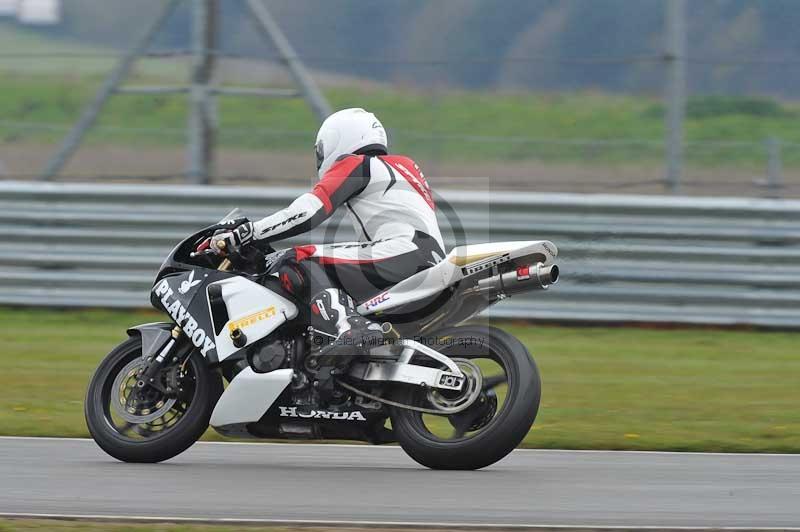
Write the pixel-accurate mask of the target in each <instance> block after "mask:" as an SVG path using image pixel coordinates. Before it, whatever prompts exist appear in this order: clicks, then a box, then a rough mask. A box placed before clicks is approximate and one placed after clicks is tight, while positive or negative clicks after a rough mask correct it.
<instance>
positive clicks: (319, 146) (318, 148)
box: [314, 141, 325, 171]
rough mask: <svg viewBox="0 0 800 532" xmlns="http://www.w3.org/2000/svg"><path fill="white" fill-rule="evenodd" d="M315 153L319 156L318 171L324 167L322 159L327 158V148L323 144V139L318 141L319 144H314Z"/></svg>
mask: <svg viewBox="0 0 800 532" xmlns="http://www.w3.org/2000/svg"><path fill="white" fill-rule="evenodd" d="M314 153H315V154H316V157H317V171H319V169H320V168H321V167H322V161H324V160H325V148H324V147H323V145H322V141H319V142H317V145H316V146H314Z"/></svg>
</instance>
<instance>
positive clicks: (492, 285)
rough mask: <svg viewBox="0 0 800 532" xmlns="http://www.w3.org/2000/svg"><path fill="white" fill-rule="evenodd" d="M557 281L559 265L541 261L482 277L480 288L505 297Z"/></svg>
mask: <svg viewBox="0 0 800 532" xmlns="http://www.w3.org/2000/svg"><path fill="white" fill-rule="evenodd" d="M557 282H558V266H556V265H555V264H551V265H550V266H545V265H544V264H542V263H541V262H539V263H537V264H535V265H534V264H531V265H527V266H519V267H518V268H517V269H516V270H512V271H510V272H506V273H500V274H497V275H493V276H491V277H487V278H486V279H481V280H480V281H478V289H479V290H480V291H481V292H488V293H489V294H492V295H494V296H495V297H504V296H510V295H513V294H519V293H520V292H527V291H529V290H537V289H542V290H546V289H547V288H548V287H549V286H550V285H553V284H556V283H557Z"/></svg>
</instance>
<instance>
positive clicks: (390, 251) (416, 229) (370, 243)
mask: <svg viewBox="0 0 800 532" xmlns="http://www.w3.org/2000/svg"><path fill="white" fill-rule="evenodd" d="M341 207H344V208H346V209H347V211H348V213H349V215H350V217H351V218H352V222H353V226H354V228H355V230H356V233H357V234H358V241H357V242H341V243H331V244H321V245H304V246H296V247H295V248H293V250H292V252H291V253H289V254H287V255H288V256H287V257H286V259H289V260H281V261H280V262H281V263H282V264H281V265H280V266H283V267H280V270H279V271H280V279H281V284H282V285H283V287H284V289H286V290H287V291H289V292H291V293H293V294H294V295H296V296H297V297H298V298H299V299H308V298H309V297H310V296H311V295H313V294H316V293H317V292H318V291H319V290H320V289H322V288H324V286H323V285H324V284H325V283H326V280H325V279H324V278H321V277H320V275H319V274H320V273H321V272H320V271H319V270H323V271H324V274H325V275H326V276H327V277H328V278H329V281H330V282H331V283H332V284H333V285H338V286H339V287H341V288H344V290H345V291H346V292H347V293H348V294H350V296H352V297H353V298H355V299H356V300H357V301H359V302H361V301H364V300H366V299H369V298H370V297H371V296H373V295H375V294H377V293H379V292H380V291H382V290H384V289H386V288H387V287H389V286H391V285H394V284H396V283H398V282H399V281H402V280H403V279H406V278H408V277H409V276H411V275H413V274H414V273H417V272H419V271H422V270H424V269H426V268H429V267H431V266H432V265H435V264H436V263H438V262H439V261H441V260H442V259H443V257H444V245H443V242H442V235H441V232H440V231H439V225H438V222H437V220H436V207H435V204H434V200H433V197H432V194H431V189H430V187H429V186H428V183H427V182H426V180H425V176H424V175H423V173H422V172H421V171H420V169H419V166H417V164H416V163H414V161H413V160H411V159H410V158H408V157H405V156H402V155H344V156H342V157H340V158H339V159H338V160H337V161H336V162H335V163H334V164H333V166H331V168H330V169H329V170H328V171H327V172H326V173H325V174H324V175H323V177H322V179H320V181H319V182H318V183H317V185H316V186H315V187H314V189H313V190H312V191H311V192H309V193H306V194H303V195H302V196H300V197H299V198H297V199H296V200H295V201H294V202H293V203H292V204H291V205H289V206H288V207H287V208H285V209H283V210H281V211H279V212H277V213H275V214H273V215H271V216H268V217H266V218H264V219H262V220H259V221H257V222H254V223H253V239H254V240H261V241H276V240H282V239H285V238H287V237H290V236H295V235H299V234H302V233H305V232H307V231H310V230H311V229H313V228H315V227H316V226H318V225H319V224H321V223H322V222H323V221H325V220H326V219H327V218H328V217H330V216H331V215H332V214H333V213H334V211H336V209H339V208H341ZM312 265H319V266H320V267H321V268H314V267H312ZM276 266H278V265H276ZM276 269H277V268H276ZM315 270H316V271H315ZM293 274H296V275H293ZM307 285H308V286H307ZM312 310H313V306H312Z"/></svg>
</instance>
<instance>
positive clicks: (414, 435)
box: [392, 326, 541, 470]
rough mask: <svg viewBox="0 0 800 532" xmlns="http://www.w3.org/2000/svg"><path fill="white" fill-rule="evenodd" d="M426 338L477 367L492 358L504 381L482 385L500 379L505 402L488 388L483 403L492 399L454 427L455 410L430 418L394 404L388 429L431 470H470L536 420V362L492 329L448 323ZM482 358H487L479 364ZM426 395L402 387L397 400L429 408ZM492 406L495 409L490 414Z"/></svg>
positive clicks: (501, 452)
mask: <svg viewBox="0 0 800 532" xmlns="http://www.w3.org/2000/svg"><path fill="white" fill-rule="evenodd" d="M431 339H433V340H439V341H440V343H443V344H445V347H439V345H438V344H435V343H432V342H431V343H428V345H431V346H433V347H434V348H435V349H436V350H437V351H439V352H441V353H443V354H445V355H447V356H448V357H450V358H451V359H467V360H471V361H476V362H477V365H478V366H481V367H482V368H485V367H487V366H488V364H491V363H492V362H491V361H493V362H494V363H496V364H497V365H499V366H501V367H502V368H503V370H504V371H505V380H501V378H499V377H496V376H495V377H484V381H483V382H484V383H486V384H484V385H483V387H484V389H488V388H487V386H497V384H496V383H500V382H502V385H503V386H507V388H506V389H505V390H504V392H505V393H504V394H502V392H501V394H502V395H504V398H503V399H504V400H503V401H502V405H500V404H499V402H500V401H499V396H498V395H497V394H495V395H494V397H492V396H491V390H490V391H489V392H488V395H486V394H484V395H483V396H482V398H481V399H482V400H481V402H482V403H484V404H486V403H487V402H488V403H490V404H491V403H492V401H493V402H494V403H493V405H492V406H490V407H486V406H484V407H481V408H482V410H480V411H478V412H476V414H475V415H473V416H472V418H470V419H468V420H467V421H466V425H468V427H467V428H465V427H464V426H461V427H460V428H459V422H461V421H462V420H463V417H462V419H459V418H458V416H459V415H460V414H456V415H451V416H438V415H437V416H433V415H428V414H421V413H420V412H415V411H412V410H408V409H403V408H393V409H392V428H393V430H394V433H395V436H396V438H397V441H398V443H399V444H400V446H401V447H402V448H403V450H404V451H405V452H406V453H408V455H409V456H410V457H411V458H413V459H414V460H415V461H417V462H418V463H420V464H422V465H424V466H426V467H429V468H431V469H460V470H473V469H480V468H482V467H486V466H489V465H491V464H493V463H495V462H497V461H498V460H500V459H502V458H503V457H505V456H506V455H508V453H510V452H511V451H513V450H514V448H516V447H517V446H518V445H519V444H520V442H522V440H523V439H524V438H525V436H526V435H527V434H528V431H529V430H530V428H531V426H532V425H533V422H534V420H535V419H536V414H537V412H538V411H539V400H540V398H541V380H540V378H539V371H538V369H537V367H536V363H535V362H534V361H533V358H532V357H531V355H530V353H529V352H528V350H527V349H526V348H525V346H524V345H523V344H522V343H521V342H520V341H519V340H517V339H516V338H514V337H513V336H511V335H510V334H508V333H507V332H505V331H502V330H500V329H496V328H494V327H486V326H464V327H453V328H449V329H446V330H443V331H440V332H438V333H437V334H436V335H435V337H432V338H431ZM484 359H486V360H489V361H490V362H482V360H484ZM429 398H430V395H428V400H427V401H426V399H425V398H424V397H423V393H422V392H421V391H420V389H418V388H416V387H413V388H412V387H408V388H406V389H404V390H403V392H402V394H401V397H400V398H399V399H400V401H399V402H402V403H405V404H413V405H417V406H427V407H428V408H429V407H430V402H429ZM487 399H488V401H487ZM476 407H477V405H476ZM470 408H473V407H470ZM492 408H493V409H494V411H492V412H490V410H491V409H492ZM468 410H469V409H468ZM429 418H434V419H429ZM442 419H446V420H447V421H448V422H449V423H450V424H451V425H452V427H453V428H449V427H448V429H449V430H453V435H454V436H451V437H450V438H447V437H444V436H442V432H443V430H444V429H443V422H442V421H441V420H442ZM487 419H488V420H487ZM476 420H477V421H476ZM481 425H482V426H481ZM473 429H474V430H473ZM468 432H471V434H468Z"/></svg>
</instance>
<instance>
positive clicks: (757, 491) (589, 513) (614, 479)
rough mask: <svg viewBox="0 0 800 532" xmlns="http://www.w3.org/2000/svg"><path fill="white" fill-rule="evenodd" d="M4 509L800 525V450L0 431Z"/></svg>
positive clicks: (255, 517) (423, 520) (256, 517)
mask: <svg viewBox="0 0 800 532" xmlns="http://www.w3.org/2000/svg"><path fill="white" fill-rule="evenodd" d="M0 514H36V515H39V514H56V515H66V516H78V515H84V516H85V515H94V516H115V517H159V518H182V517H183V518H195V519H243V520H249V521H260V520H265V521H273V520H274V521H286V522H291V521H321V522H325V521H328V522H333V521H336V522H350V521H355V522H381V523H390V522H391V523H419V524H448V523H458V524H473V525H486V524H494V525H538V526H554V525H555V526H580V527H672V528H677V527H699V528H701V527H714V528H721V527H752V528H766V527H772V528H793V527H794V528H797V527H800V455H752V454H749V455H748V454H739V455H734V454H730V455H725V454H693V453H645V452H592V451H526V450H522V451H515V452H514V453H512V454H511V455H510V456H509V457H508V458H506V459H505V460H503V461H501V462H500V463H498V464H496V465H494V466H492V467H490V468H487V469H485V470H482V471H474V472H467V471H456V472H447V471H430V470H427V469H424V468H422V467H421V466H419V465H417V464H416V463H415V462H413V461H412V460H411V459H409V458H408V457H406V455H405V454H403V452H402V451H401V450H400V449H399V448H396V447H365V446H348V445H307V444H288V445H283V444H215V443H200V444H197V445H195V446H194V447H193V448H192V449H190V450H189V451H187V452H186V453H184V454H183V455H181V456H179V457H177V458H175V459H173V460H170V461H168V462H165V463H163V464H156V465H142V464H123V463H120V462H117V461H115V460H114V459H112V458H110V457H108V456H106V455H105V454H104V453H103V452H102V451H101V450H100V449H99V448H98V447H97V446H96V445H95V444H94V442H92V441H90V440H69V439H37V438H0Z"/></svg>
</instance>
